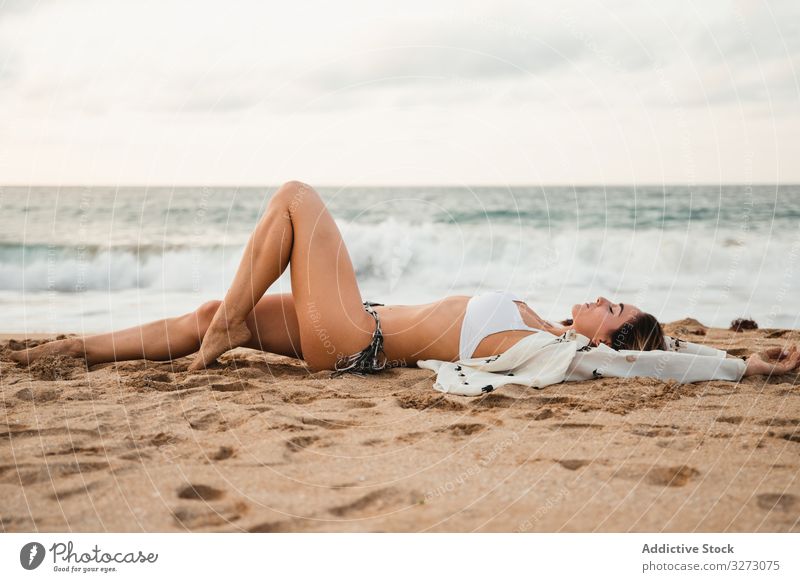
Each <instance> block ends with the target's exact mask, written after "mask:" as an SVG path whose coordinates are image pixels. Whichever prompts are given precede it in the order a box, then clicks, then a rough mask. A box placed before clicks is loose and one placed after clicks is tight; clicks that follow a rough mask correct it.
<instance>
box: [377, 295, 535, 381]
mask: <svg viewBox="0 0 800 582" xmlns="http://www.w3.org/2000/svg"><path fill="white" fill-rule="evenodd" d="M469 300H470V296H468V295H451V296H449V297H445V298H444V299H440V300H439V301H434V302H433V303H425V304H422V305H385V306H378V307H375V311H376V312H377V313H378V316H379V317H380V320H381V329H382V330H383V338H384V342H383V349H384V352H385V353H386V357H387V358H388V360H390V361H391V362H393V363H394V365H400V366H409V367H415V366H416V365H417V360H428V359H433V360H444V361H448V362H454V361H456V360H458V359H459V344H460V340H461V324H462V322H463V321H464V315H465V314H466V310H467V303H468V302H469ZM515 303H516V304H517V305H518V306H519V308H520V314H521V315H522V319H523V321H524V322H525V323H526V324H527V325H529V326H531V327H538V328H541V329H547V328H548V327H550V326H549V325H548V324H547V322H545V321H544V320H543V319H542V318H540V317H539V316H538V315H537V314H536V313H535V312H534V311H533V310H532V309H531V308H530V307H529V306H528V305H527V304H526V303H523V302H522V301H516V302H515ZM532 333H536V332H532V331H517V330H511V331H503V332H498V333H494V334H491V335H488V336H486V337H485V338H483V339H482V340H481V342H480V343H479V344H478V347H477V348H476V349H475V353H474V354H473V356H474V357H476V358H482V357H488V356H492V355H495V354H500V353H503V352H504V351H506V350H507V349H509V348H510V347H511V346H513V345H514V344H515V343H517V342H518V341H520V340H521V339H523V338H524V337H526V336H528V335H530V334H532Z"/></svg>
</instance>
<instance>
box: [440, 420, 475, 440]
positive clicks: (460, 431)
mask: <svg viewBox="0 0 800 582" xmlns="http://www.w3.org/2000/svg"><path fill="white" fill-rule="evenodd" d="M485 428H486V425H485V424H480V423H477V422H459V423H456V424H451V425H450V426H446V427H444V428H439V429H436V432H449V433H450V434H452V435H453V436H457V437H462V436H469V435H473V434H476V433H479V432H481V431H482V430H484V429H485Z"/></svg>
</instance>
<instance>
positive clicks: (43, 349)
mask: <svg viewBox="0 0 800 582" xmlns="http://www.w3.org/2000/svg"><path fill="white" fill-rule="evenodd" d="M82 343H83V342H81V340H80V339H79V338H68V339H63V340H58V341H52V342H47V343H44V344H42V345H40V346H36V347H35V348H28V349H27V350H19V351H16V352H11V353H10V354H9V357H10V358H11V359H12V360H14V361H15V362H17V363H18V364H23V365H31V364H32V363H34V362H35V361H36V360H38V359H39V358H41V357H43V356H51V355H58V356H67V357H70V358H79V357H81V356H83V346H82Z"/></svg>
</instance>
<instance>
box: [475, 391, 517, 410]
mask: <svg viewBox="0 0 800 582" xmlns="http://www.w3.org/2000/svg"><path fill="white" fill-rule="evenodd" d="M521 400H522V399H521V398H512V397H511V396H504V395H502V394H487V395H485V396H483V397H481V398H478V399H477V400H472V401H471V404H472V405H473V407H474V408H489V409H491V408H511V407H512V406H514V405H515V404H518V403H519V401H521Z"/></svg>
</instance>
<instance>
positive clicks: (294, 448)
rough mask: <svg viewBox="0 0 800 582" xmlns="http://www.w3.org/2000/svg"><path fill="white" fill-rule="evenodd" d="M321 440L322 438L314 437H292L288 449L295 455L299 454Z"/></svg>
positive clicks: (287, 442) (287, 445) (287, 443)
mask: <svg viewBox="0 0 800 582" xmlns="http://www.w3.org/2000/svg"><path fill="white" fill-rule="evenodd" d="M319 440H320V438H319V437H318V436H313V435H309V436H297V437H292V438H290V439H289V440H288V441H286V448H288V449H289V450H290V451H291V452H293V453H299V452H300V451H303V450H305V449H307V448H308V447H309V446H311V445H313V444H314V443H316V442H317V441H319Z"/></svg>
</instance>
